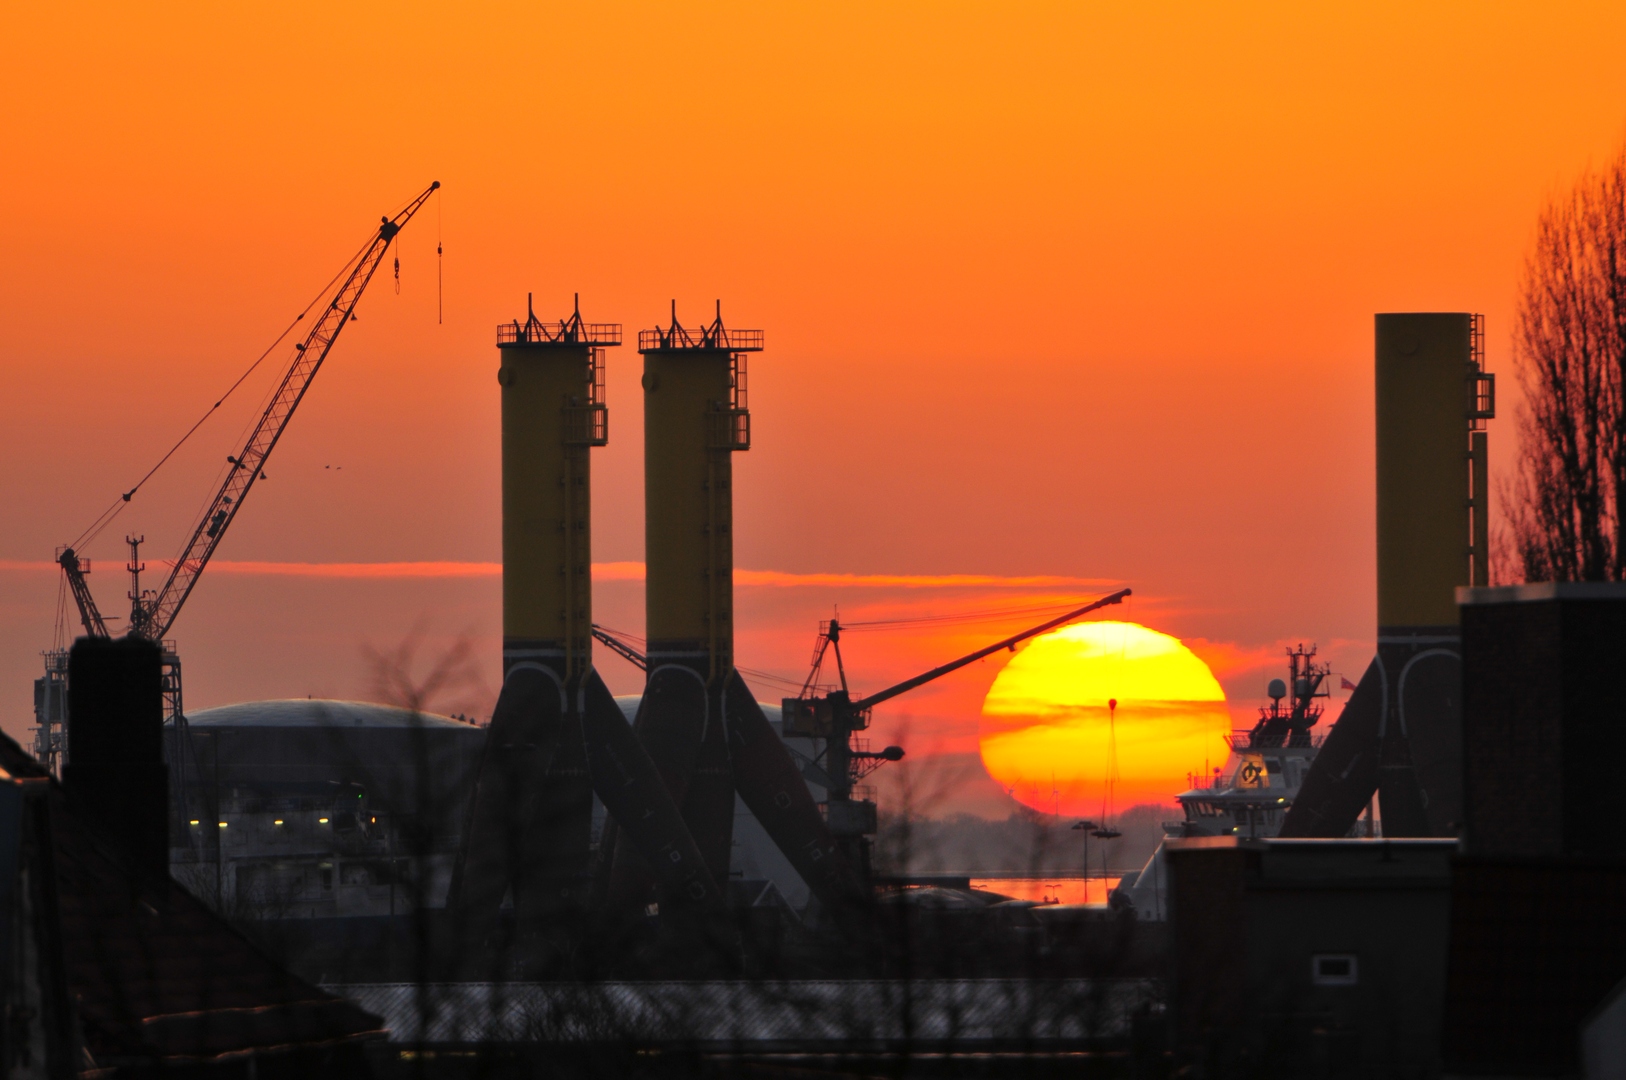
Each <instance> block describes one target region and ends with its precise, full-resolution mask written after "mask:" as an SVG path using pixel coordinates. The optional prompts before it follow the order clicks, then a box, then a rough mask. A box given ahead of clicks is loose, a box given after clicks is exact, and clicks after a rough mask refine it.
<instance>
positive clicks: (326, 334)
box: [70, 180, 440, 641]
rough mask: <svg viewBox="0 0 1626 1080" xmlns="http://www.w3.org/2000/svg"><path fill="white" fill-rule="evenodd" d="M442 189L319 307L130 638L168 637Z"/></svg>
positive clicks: (136, 611)
mask: <svg viewBox="0 0 1626 1080" xmlns="http://www.w3.org/2000/svg"><path fill="white" fill-rule="evenodd" d="M439 187H440V181H438V180H437V181H435V182H434V183H432V184H430V185H429V187H427V188H426V189H424V191H423V193H422V194H421V195H419V196H418V197H417V198H415V199H413V200H412V201H411V202H410V203H408V204H407V206H406V209H404V210H402V211H401V212H400V213H398V214H396V215H395V216H394V217H393V218H391V217H386V218H384V219H382V223H381V224H380V225H379V227H378V232H377V233H375V234H374V235H373V239H372V242H371V243H369V244H368V245H367V247H366V248H365V249H364V250H363V251H362V253H361V256H360V258H359V259H357V260H356V264H355V266H354V267H353V268H352V269H351V271H350V273H349V275H348V276H346V277H345V279H344V282H343V283H342V284H341V285H340V286H339V288H338V291H337V292H335V293H334V294H333V297H332V299H331V300H329V301H328V304H327V306H326V307H324V308H323V309H322V314H321V316H320V317H319V318H318V319H317V320H316V325H314V326H312V327H311V329H310V333H309V334H307V335H306V337H305V340H304V341H303V342H300V343H298V344H296V345H294V359H293V363H292V364H291V365H289V367H288V370H287V371H286V372H285V373H284V374H283V376H282V382H281V383H280V384H278V386H277V389H276V393H275V394H273V395H272V397H271V404H270V405H268V406H266V409H265V412H264V413H263V414H262V415H261V416H260V420H259V423H257V424H255V425H254V430H253V431H252V432H251V433H250V434H249V437H248V441H247V442H246V443H244V444H243V449H242V450H241V451H240V452H239V453H238V454H237V455H236V456H235V457H228V458H227V459H226V460H227V461H229V462H230V463H231V471H230V472H229V473H227V475H226V480H225V482H224V483H223V484H221V486H220V490H219V491H217V492H215V497H214V500H213V501H212V502H211V503H210V504H209V508H208V509H207V510H206V511H205V512H204V514H203V517H202V518H201V519H200V520H199V521H198V524H197V528H196V529H195V530H194V531H193V533H192V538H191V540H190V541H188V543H187V545H186V550H185V552H184V553H183V554H182V555H181V557H180V558H179V559H178V560H176V562H175V565H174V567H173V569H171V570H170V573H169V577H168V579H166V580H165V582H164V585H163V587H162V588H161V589H159V590H158V591H157V593H156V594H155V595H154V596H153V597H152V599H150V600H147V599H142V600H138V601H135V603H134V605H133V607H132V609H131V625H130V633H131V634H134V635H136V636H138V637H143V638H147V639H148V640H151V641H158V640H161V639H162V638H163V637H164V635H165V634H167V633H169V628H170V626H171V625H172V624H173V623H174V622H175V616H176V615H178V614H180V610H181V605H182V604H184V603H186V598H187V597H188V596H190V595H191V593H192V589H193V587H194V586H196V585H197V582H198V575H200V574H202V573H203V568H204V567H205V566H207V565H208V563H209V558H210V556H212V555H213V554H214V553H215V548H217V547H219V546H220V541H221V539H222V538H223V537H224V536H225V535H226V530H227V528H229V527H230V525H231V523H232V519H233V518H235V517H236V516H237V511H239V510H241V509H242V507H243V499H244V498H245V497H247V495H248V492H249V489H251V488H252V487H253V486H254V481H255V480H257V479H260V477H261V475H262V473H261V469H262V468H263V467H264V465H265V459H266V458H267V457H269V456H270V455H271V451H272V450H273V449H275V448H276V445H277V440H278V439H280V438H282V433H283V431H284V430H285V429H286V428H287V426H288V421H289V420H290V419H292V417H293V415H294V410H295V409H297V408H298V407H299V403H300V401H301V400H303V398H304V397H305V391H306V390H308V389H309V388H310V384H311V380H312V379H314V378H316V373H317V371H318V370H320V369H321V367H322V361H323V360H325V359H327V354H328V352H329V351H330V350H331V349H332V348H333V343H334V342H335V341H337V340H338V339H339V333H340V331H342V330H343V329H344V326H345V324H346V323H348V322H350V321H351V319H353V318H354V317H355V309H356V304H357V302H358V301H360V299H361V294H362V292H363V291H365V290H366V288H367V283H368V282H369V281H371V280H372V277H373V272H374V271H376V270H377V269H378V265H379V263H381V262H382V261H383V259H384V253H385V251H386V250H388V248H389V246H390V241H392V240H394V239H395V235H396V234H397V233H399V232H400V231H401V229H402V227H403V226H405V225H406V223H407V222H408V221H411V220H412V216H413V215H414V214H416V213H417V212H418V210H419V208H420V207H422V206H423V204H424V203H425V202H426V201H427V200H428V198H429V196H430V195H431V194H432V193H433V192H434V191H435V189H437V188H439ZM70 580H72V575H70ZM87 595H88V594H87ZM77 598H78V593H77V591H76V592H75V599H77ZM81 610H83V605H81Z"/></svg>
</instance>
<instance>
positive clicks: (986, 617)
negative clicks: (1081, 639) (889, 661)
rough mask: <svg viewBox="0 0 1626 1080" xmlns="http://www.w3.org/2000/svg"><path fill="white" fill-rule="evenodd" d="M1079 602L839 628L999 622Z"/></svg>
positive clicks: (849, 624) (1059, 609)
mask: <svg viewBox="0 0 1626 1080" xmlns="http://www.w3.org/2000/svg"><path fill="white" fill-rule="evenodd" d="M1080 603H1081V601H1079V600H1068V601H1060V602H1057V603H1054V604H1038V605H1034V606H1031V607H1019V608H996V609H993V610H988V611H961V612H949V613H948V614H945V615H920V616H917V617H915V618H913V619H876V620H871V621H868V622H847V621H846V620H845V619H843V620H842V623H841V628H842V629H843V630H904V629H908V628H909V627H911V626H924V625H930V624H933V623H957V622H1001V621H1005V620H1008V619H1014V618H1017V617H1019V616H1026V615H1044V614H1055V613H1060V612H1063V611H1069V610H1071V609H1073V608H1076V607H1078V606H1079V605H1080Z"/></svg>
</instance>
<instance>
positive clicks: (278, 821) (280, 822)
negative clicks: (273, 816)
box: [271, 818, 282, 825]
mask: <svg viewBox="0 0 1626 1080" xmlns="http://www.w3.org/2000/svg"><path fill="white" fill-rule="evenodd" d="M271 824H273V825H281V824H282V819H281V818H278V819H277V820H275V821H273V822H272V823H271Z"/></svg>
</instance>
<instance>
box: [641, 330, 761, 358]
mask: <svg viewBox="0 0 1626 1080" xmlns="http://www.w3.org/2000/svg"><path fill="white" fill-rule="evenodd" d="M667 349H670V350H676V349H709V350H712V351H716V352H725V351H726V352H761V351H762V331H761V330H730V329H728V328H726V327H722V326H716V325H712V326H707V327H700V328H696V329H694V330H689V329H686V328H684V327H681V326H669V327H659V326H657V327H656V328H655V329H653V330H640V331H638V351H639V352H654V351H656V350H667Z"/></svg>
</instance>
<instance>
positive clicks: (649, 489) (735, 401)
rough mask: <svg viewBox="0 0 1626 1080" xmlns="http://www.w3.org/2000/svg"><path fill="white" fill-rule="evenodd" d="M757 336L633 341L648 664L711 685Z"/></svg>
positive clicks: (721, 633)
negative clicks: (694, 674)
mask: <svg viewBox="0 0 1626 1080" xmlns="http://www.w3.org/2000/svg"><path fill="white" fill-rule="evenodd" d="M761 349H762V331H760V330H728V329H725V328H724V327H723V323H722V316H721V314H720V313H719V314H718V316H717V319H716V321H715V322H713V323H712V325H711V326H709V327H706V328H704V329H699V330H687V329H684V328H683V327H682V326H679V325H678V322H677V315H676V312H675V311H674V313H673V317H672V325H671V326H670V327H668V328H664V329H663V328H659V327H657V328H656V329H654V330H642V331H639V333H638V351H639V352H641V353H643V356H644V379H643V385H644V514H645V516H644V562H645V565H646V567H647V572H646V579H645V590H646V591H645V600H644V603H645V608H646V614H647V618H648V631H647V632H648V637H649V660H650V664H651V665H652V667H653V665H655V664H658V663H662V662H666V661H675V662H677V663H681V664H684V665H686V666H691V667H694V668H695V669H696V670H697V671H699V672H700V673H701V674H703V675H704V676H705V678H706V680H707V682H714V681H716V680H721V679H725V678H727V676H728V674H729V672H731V671H732V670H733V667H734V531H733V524H734V511H733V498H734V466H733V455H734V454H735V453H736V452H737V451H741V450H749V449H750V448H751V414H750V411H749V409H748V407H747V403H746V366H745V359H746V354H747V353H752V352H758V351H760V350H761Z"/></svg>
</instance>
